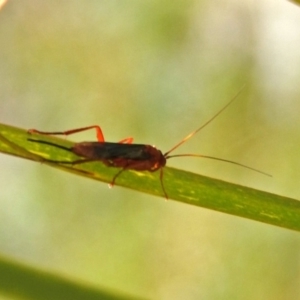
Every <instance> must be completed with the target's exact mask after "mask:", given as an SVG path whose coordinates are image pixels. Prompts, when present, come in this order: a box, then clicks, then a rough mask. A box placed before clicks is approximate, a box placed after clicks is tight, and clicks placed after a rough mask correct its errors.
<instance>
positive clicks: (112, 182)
mask: <svg viewBox="0 0 300 300" xmlns="http://www.w3.org/2000/svg"><path fill="white" fill-rule="evenodd" d="M125 170H126V168H122V169H121V170H120V171H119V172H118V173H117V174H116V175H115V176H114V177H113V179H112V181H111V183H110V184H109V187H110V188H112V187H113V186H114V185H115V182H116V179H117V177H118V176H119V175H121V173H122V172H123V171H125Z"/></svg>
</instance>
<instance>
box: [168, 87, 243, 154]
mask: <svg viewBox="0 0 300 300" xmlns="http://www.w3.org/2000/svg"><path fill="white" fill-rule="evenodd" d="M244 88H245V85H243V86H242V87H241V88H240V90H239V91H238V92H237V93H236V95H235V96H234V97H233V98H232V99H231V100H230V101H229V102H228V103H227V104H226V105H225V106H224V107H223V108H222V109H220V110H219V111H218V112H217V113H216V114H215V115H214V116H213V117H212V118H210V119H209V120H208V121H206V122H205V123H204V124H203V125H201V126H200V127H199V128H198V129H196V130H195V131H193V132H191V133H190V134H188V135H187V136H186V137H185V138H184V139H183V140H181V141H180V142H179V143H178V144H176V145H175V146H174V147H173V148H171V149H170V150H169V151H168V152H166V153H165V154H164V156H165V157H168V154H169V153H171V152H172V151H174V150H175V149H177V148H178V147H179V146H181V145H182V144H183V143H185V142H186V141H187V140H189V139H190V138H191V137H193V136H194V135H195V134H196V133H197V132H199V131H200V130H202V129H203V128H204V127H206V126H207V125H208V124H209V123H211V122H212V121H213V120H214V119H215V118H216V117H217V116H219V115H220V114H221V113H222V112H223V111H224V110H225V109H226V108H227V107H228V106H229V105H230V104H232V102H233V101H234V100H236V99H237V98H238V96H239V95H240V94H241V92H242V90H243V89H244Z"/></svg>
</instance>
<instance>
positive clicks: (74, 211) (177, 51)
mask: <svg viewBox="0 0 300 300" xmlns="http://www.w3.org/2000/svg"><path fill="white" fill-rule="evenodd" d="M299 49H300V7H299V6H296V5H294V4H292V3H291V2H288V1H280V0H277V1H271V0H261V1H255V0H253V1H251V0H245V1H235V0H214V1H206V0H203V1H200V0H188V1H187V0H184V1H182V0H172V1H171V0H163V1H162V0H159V1H158V0H151V1H150V0H145V1H134V0H131V1H128V0H123V1H113V0H109V1H101V0H100V1H78V0H74V1H58V0H54V1H37V0H25V1H9V2H8V3H7V4H6V5H5V6H4V7H3V9H2V11H1V12H0V63H1V67H0V118H1V122H2V123H6V124H10V125H14V126H18V127H22V128H25V129H28V128H37V129H40V130H48V131H52V130H66V129H72V128H78V127H82V126H88V125H93V124H99V125H100V126H101V127H102V129H103V131H104V134H105V137H106V139H107V140H108V141H118V140H121V139H122V138H125V137H129V136H133V137H134V138H135V141H136V142H138V143H149V144H155V145H156V146H157V147H158V148H159V149H162V150H163V151H167V150H168V149H170V148H171V147H172V146H173V145H174V144H175V143H177V142H178V141H180V140H181V139H182V138H183V137H184V136H186V135H187V134H188V133H189V132H191V131H192V130H194V129H196V128H197V127H199V125H201V124H202V123H203V122H205V121H206V120H207V119H209V118H210V117H211V116H212V115H213V114H214V113H216V112H217V111H218V110H219V109H220V108H221V107H222V106H224V105H225V104H226V103H227V102H228V101H229V100H230V99H231V98H232V97H233V96H234V95H235V94H236V92H237V91H238V90H239V89H240V87H241V86H242V85H243V84H246V88H245V89H244V91H243V92H242V94H241V96H240V97H239V99H238V100H237V101H236V102H235V103H234V104H233V105H232V106H231V107H230V108H229V109H228V110H226V112H224V113H223V114H222V115H221V116H220V117H219V118H218V119H217V120H215V121H214V122H213V123H212V124H210V125H209V127H207V128H205V129H204V130H203V131H202V132H201V133H199V134H198V135H197V136H195V137H194V138H193V139H192V140H190V141H189V142H188V143H186V144H185V145H184V146H182V147H181V149H178V151H177V153H180V152H181V153H202V154H207V155H213V156H217V157H221V158H226V159H231V160H235V161H239V162H241V163H244V164H247V165H250V166H252V167H254V168H258V169H261V170H263V171H265V172H269V173H271V174H272V175H273V178H268V177H265V176H263V175H260V174H257V173H255V172H251V171H249V170H247V169H242V168H238V167H236V166H233V165H229V164H225V163H222V162H216V161H207V160H204V159H202V160H201V159H196V158H180V159H179V158H178V159H173V160H171V161H169V165H171V166H175V167H178V168H184V169H186V170H190V171H193V172H196V173H200V174H203V175H207V176H211V177H215V178H219V179H223V180H226V181H230V182H234V183H238V184H243V185H247V186H250V187H254V188H258V189H262V190H265V191H269V192H272V193H276V194H281V195H285V196H289V197H293V198H295V199H300V188H299V178H300V158H299V149H300V138H299V137H300V117H299V112H300V85H299V78H300V51H299ZM70 139H73V140H77V141H82V140H94V139H95V134H94V132H87V133H81V134H78V135H76V136H73V137H70ZM0 166H1V171H0V207H1V209H0V254H1V255H4V256H8V257H10V258H13V259H16V260H20V261H23V262H25V263H27V264H31V265H34V266H37V267H39V268H42V269H47V270H50V271H53V272H55V273H59V274H62V275H64V276H66V277H71V278H74V279H76V280H78V281H82V282H85V283H89V284H92V285H94V286H96V287H104V288H109V289H111V290H115V291H121V292H124V293H128V294H133V295H137V296H141V297H146V298H149V299H244V300H247V299H249V300H250V299H256V300H259V299H264V300H265V299H272V300H277V299H278V300H281V299H300V236H299V233H296V232H293V231H289V230H284V229H281V228H276V227H272V226H269V225H265V224H262V223H258V222H254V221H250V220H246V219H242V218H238V217H234V216H230V215H225V214H222V213H219V212H214V211H209V210H206V209H201V208H198V207H193V206H189V205H184V204H181V203H177V202H174V201H168V202H166V201H164V200H162V198H156V197H153V196H148V195H144V194H142V193H138V192H135V191H131V190H127V189H124V188H120V187H115V188H114V189H108V187H107V185H106V184H103V183H99V182H94V181H91V180H87V179H84V178H80V177H76V176H74V175H70V174H68V173H64V172H60V171H58V170H55V169H51V168H49V167H47V166H43V165H40V164H36V163H33V162H30V161H23V160H21V159H17V158H14V157H9V156H5V155H0ZM1 299H2V298H1ZM3 299H6V298H3Z"/></svg>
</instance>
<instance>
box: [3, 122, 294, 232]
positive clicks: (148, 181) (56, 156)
mask: <svg viewBox="0 0 300 300" xmlns="http://www.w3.org/2000/svg"><path fill="white" fill-rule="evenodd" d="M29 136H30V137H31V138H36V139H39V140H45V141H49V142H52V143H56V144H59V145H63V146H66V147H70V146H71V145H73V143H72V142H69V141H66V140H64V139H59V138H57V137H53V136H41V135H28V133H27V132H26V131H25V130H22V129H18V128H15V127H11V126H7V125H0V152H3V153H7V154H11V155H15V156H20V157H23V158H26V159H30V160H35V161H43V158H46V159H52V160H69V161H73V160H75V159H78V157H76V156H75V155H74V154H73V153H71V152H68V151H65V150H62V149H58V148H55V147H52V146H49V145H44V144H40V143H33V142H30V141H28V140H27V138H28V137H29ZM43 163H44V164H46V165H50V166H52V167H55V168H59V169H62V170H65V171H69V172H72V173H75V174H78V175H82V176H85V177H89V178H91V179H95V180H99V181H103V182H107V183H110V182H111V180H112V178H113V177H114V175H115V174H116V173H117V172H118V169H116V168H109V167H106V166H104V165H103V164H102V163H101V162H93V163H85V164H79V165H76V166H71V165H62V164H61V165H58V164H53V163H49V162H47V161H44V162H43ZM164 184H165V188H166V191H167V193H168V196H169V198H170V199H173V200H176V201H180V202H184V203H188V204H192V205H195V206H200V207H205V208H210V209H213V210H217V211H221V212H225V213H228V214H232V215H236V216H240V217H244V218H248V219H252V220H256V221H261V222H264V223H267V224H272V225H277V226H280V227H284V228H289V229H293V230H298V231H300V201H297V200H294V199H290V198H287V197H282V196H278V195H275V194H271V193H266V192H263V191H259V190H255V189H252V188H248V187H244V186H240V185H236V184H232V183H228V182H225V181H221V180H218V179H213V178H209V177H205V176H201V175H198V174H194V173H191V172H186V171H183V170H178V169H174V168H169V167H166V168H164ZM116 185H119V186H123V187H127V188H131V189H134V190H137V191H141V192H144V193H148V194H152V195H156V196H161V197H164V195H163V191H162V188H161V185H160V180H159V172H154V173H150V172H136V171H131V170H129V171H124V172H123V173H122V174H121V175H120V176H119V177H118V179H117V181H116Z"/></svg>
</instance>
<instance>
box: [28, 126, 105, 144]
mask: <svg viewBox="0 0 300 300" xmlns="http://www.w3.org/2000/svg"><path fill="white" fill-rule="evenodd" d="M93 128H94V129H96V134H97V140H98V142H104V135H103V133H102V130H101V128H100V127H99V126H98V125H93V126H88V127H82V128H77V129H71V130H67V131H51V132H50V131H39V130H36V129H29V130H28V133H30V134H32V133H38V134H44V135H70V134H73V133H77V132H81V131H85V130H89V129H93Z"/></svg>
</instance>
